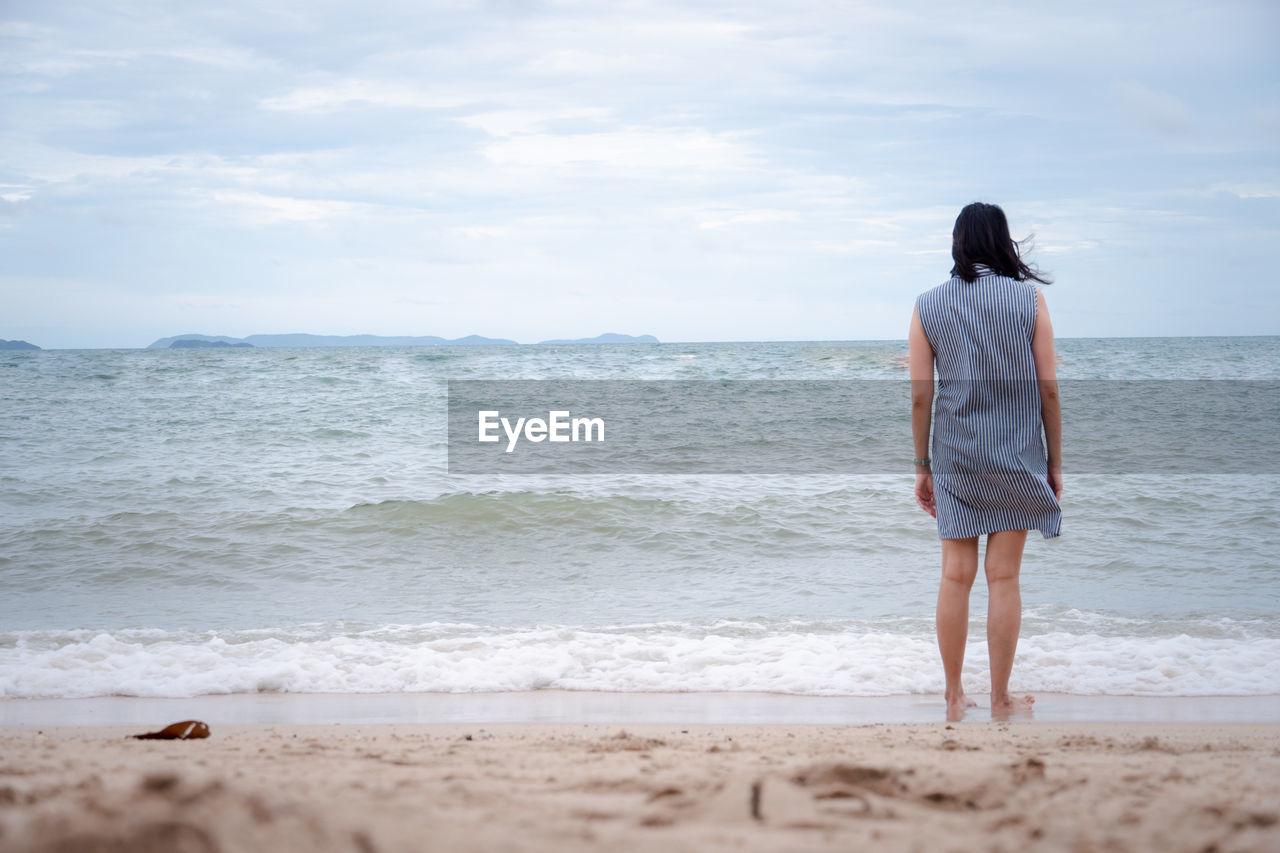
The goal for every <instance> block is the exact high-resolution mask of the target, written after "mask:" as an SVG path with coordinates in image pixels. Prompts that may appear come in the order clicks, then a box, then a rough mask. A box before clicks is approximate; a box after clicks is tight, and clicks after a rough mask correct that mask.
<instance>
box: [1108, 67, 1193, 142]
mask: <svg viewBox="0 0 1280 853" xmlns="http://www.w3.org/2000/svg"><path fill="white" fill-rule="evenodd" d="M1112 91H1113V92H1114V94H1115V97H1116V99H1117V101H1118V102H1119V104H1120V107H1121V109H1122V111H1123V112H1124V114H1125V117H1126V118H1128V119H1129V120H1130V121H1132V122H1134V123H1136V124H1137V125H1139V126H1140V127H1143V128H1146V129H1148V130H1154V131H1156V132H1158V133H1161V134H1165V135H1177V134H1184V133H1187V132H1189V131H1191V130H1192V129H1193V128H1194V127H1195V116H1194V115H1193V113H1192V112H1191V108H1190V107H1189V106H1187V104H1186V103H1185V102H1183V101H1182V100H1181V99H1179V98H1177V97H1175V96H1173V95H1171V94H1169V93H1168V92H1160V91H1157V90H1155V89H1150V88H1148V87H1146V86H1144V85H1142V84H1141V83H1138V82H1136V81H1134V80H1126V81H1124V82H1121V83H1117V84H1115V86H1114V87H1113V88H1112Z"/></svg>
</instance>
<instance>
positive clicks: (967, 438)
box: [908, 202, 1062, 719]
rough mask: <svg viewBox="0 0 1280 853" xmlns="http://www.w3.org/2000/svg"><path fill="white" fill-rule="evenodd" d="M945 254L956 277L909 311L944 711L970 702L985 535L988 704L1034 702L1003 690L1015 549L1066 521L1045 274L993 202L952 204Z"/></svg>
mask: <svg viewBox="0 0 1280 853" xmlns="http://www.w3.org/2000/svg"><path fill="white" fill-rule="evenodd" d="M951 257H952V258H953V259H954V261H955V266H953V267H952V268H951V278H950V279H949V280H948V281H945V282H943V283H942V284H940V285H938V286H937V287H935V288H933V289H932V290H929V291H927V292H925V293H923V294H921V295H920V296H919V297H918V298H917V299H916V306H915V310H914V312H913V313H912V316H911V332H910V335H909V339H908V343H909V347H910V370H911V427H912V433H913V435H914V438H915V454H916V460H915V464H916V487H915V497H916V503H918V504H919V505H920V508H921V509H923V510H924V511H925V512H927V513H929V514H930V515H931V516H933V517H934V518H936V519H937V521H938V537H939V538H940V539H941V540H942V584H941V586H940V588H939V590H938V613H937V620H938V622H937V627H938V649H939V651H940V652H941V653H942V668H943V671H944V672H945V674H946V683H947V687H946V697H947V716H948V719H959V718H960V717H962V716H963V715H964V711H965V708H968V707H973V706H974V705H975V704H976V703H975V702H973V701H972V700H970V699H969V698H968V697H966V696H965V693H964V688H963V687H962V686H961V684H960V671H961V669H962V668H963V666H964V652H965V641H966V639H967V636H968V630H969V590H970V589H971V588H972V587H973V580H974V577H975V576H976V575H977V573H978V538H979V537H981V536H986V537H987V548H986V556H985V559H984V561H983V565H984V568H985V570H986V575H987V587H988V590H989V592H990V604H989V608H988V612H987V646H988V649H989V652H990V663H991V711H992V714H993V715H996V716H1007V715H1009V714H1010V713H1013V712H1016V711H1020V710H1021V711H1027V710H1029V709H1030V707H1031V704H1032V703H1033V702H1034V701H1035V700H1034V698H1033V697H1031V696H1024V697H1017V698H1015V697H1012V696H1010V695H1009V673H1010V671H1011V670H1012V669H1013V656H1014V652H1015V651H1016V650H1017V647H1018V631H1019V629H1020V628H1021V626H1022V596H1021V592H1020V590H1019V587H1018V570H1019V569H1020V567H1021V565H1022V548H1023V545H1025V544H1026V541H1027V531H1028V530H1031V529H1035V530H1039V531H1040V532H1041V533H1042V534H1043V535H1044V537H1045V538H1046V539H1047V538H1050V537H1053V536H1057V535H1058V533H1059V530H1060V527H1061V524H1062V511H1061V508H1060V507H1059V504H1058V499H1059V498H1060V497H1061V495H1062V461H1061V459H1062V454H1061V446H1062V416H1061V409H1060V408H1059V401H1058V383H1057V378H1056V374H1055V370H1054V355H1053V327H1052V326H1051V325H1050V323H1049V310H1048V308H1047V307H1046V306H1045V301H1044V294H1042V293H1041V292H1040V290H1039V289H1038V288H1037V287H1036V286H1035V285H1034V284H1033V283H1032V282H1040V283H1041V284H1048V283H1049V281H1048V279H1046V278H1045V277H1044V276H1042V275H1041V274H1040V273H1038V272H1037V271H1035V270H1034V269H1032V268H1031V267H1029V266H1027V264H1025V263H1024V262H1023V261H1022V259H1021V257H1020V256H1019V253H1018V245H1017V244H1016V243H1015V242H1014V241H1013V240H1012V238H1010V236H1009V223H1008V221H1007V220H1006V219H1005V215H1004V211H1003V210H1001V209H1000V208H999V207H997V206H996V205H994V204H982V203H977V202H975V203H974V204H970V205H968V206H967V207H965V208H964V210H962V211H960V215H959V216H958V217H957V218H956V224H955V227H954V228H953V229H952V232H951ZM935 364H936V366H937V372H938V388H937V401H936V412H937V417H936V423H935V424H933V425H932V426H933V449H932V453H930V452H929V434H930V426H931V424H930V421H931V415H932V413H933V410H934V408H935V406H934V379H933V376H934V366H935ZM1042 430H1043V434H1044V439H1043V441H1042V439H1041V431H1042ZM1046 444H1047V445H1048V450H1047V454H1046V448H1045V445H1046Z"/></svg>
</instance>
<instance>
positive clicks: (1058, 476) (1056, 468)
mask: <svg viewBox="0 0 1280 853" xmlns="http://www.w3.org/2000/svg"><path fill="white" fill-rule="evenodd" d="M1049 488H1051V489H1053V496H1054V497H1055V498H1057V499H1058V500H1062V466H1061V465H1050V466H1049Z"/></svg>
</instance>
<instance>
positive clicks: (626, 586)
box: [0, 337, 1280, 698]
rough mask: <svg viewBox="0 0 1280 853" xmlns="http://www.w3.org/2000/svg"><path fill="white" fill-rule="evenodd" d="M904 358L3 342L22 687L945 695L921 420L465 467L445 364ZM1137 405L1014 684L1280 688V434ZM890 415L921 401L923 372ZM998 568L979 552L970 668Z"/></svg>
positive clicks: (1221, 690)
mask: <svg viewBox="0 0 1280 853" xmlns="http://www.w3.org/2000/svg"><path fill="white" fill-rule="evenodd" d="M1058 349H1059V355H1060V362H1061V364H1060V376H1061V378H1062V379H1063V380H1077V379H1079V380H1188V379H1200V380H1256V381H1260V382H1263V383H1266V382H1268V381H1271V380H1276V379H1280V337H1255V338H1143V339H1066V340H1061V341H1059V343H1058ZM905 353H906V346H905V343H903V342H892V341H890V342H877V341H854V342H796V343H716V344H617V345H561V346H550V345H548V346H520V347H510V346H492V347H485V346H473V347H447V346H438V347H412V348H409V347H367V348H324V349H283V348H278V349H277V348H270V349H268V348H257V349H228V350H63V351H59V350H53V351H41V352H4V353H0V398H2V399H3V408H0V484H2V486H3V488H2V489H0V506H2V507H3V515H2V517H0V697H5V698H42V697H48V698H53V697H99V696H145V697H190V696H201V695H207V694H241V693H398V692H487V691H532V690H540V689H560V690H575V691H622V692H634V691H698V692H701V691H752V692H772V693H785V694H802V695H824V696H894V695H911V694H937V693H939V692H940V691H941V689H942V672H941V666H940V664H939V662H938V658H937V650H936V646H935V641H934V635H933V607H934V599H935V595H936V588H937V578H938V574H939V568H938V564H939V546H938V540H937V534H936V528H935V526H934V522H933V520H932V519H930V518H929V517H928V516H926V515H925V514H924V513H922V512H921V511H920V510H919V509H918V508H917V507H916V506H915V503H914V501H913V499H912V495H911V488H912V483H913V478H912V466H911V463H910V457H911V452H912V449H911V446H910V444H909V442H907V443H905V444H903V445H902V446H901V447H890V446H888V445H887V444H886V445H885V446H877V447H875V448H873V450H874V452H875V453H877V454H880V455H882V456H883V455H888V456H889V457H892V456H894V455H896V456H901V458H902V460H903V464H902V466H901V473H900V474H898V473H892V466H889V468H888V469H886V470H881V469H876V470H874V471H872V472H870V473H860V472H858V471H854V472H849V471H841V470H834V469H833V470H821V469H814V470H808V471H805V470H801V471H787V472H780V473H770V472H769V471H753V472H749V473H742V474H717V473H711V474H708V473H703V472H699V471H682V470H679V469H678V468H677V469H675V470H644V469H640V470H637V469H629V468H628V469H619V470H613V471H610V470H604V471H600V470H593V471H587V472H576V471H574V470H572V469H569V470H558V471H549V472H544V473H540V474H521V473H508V472H504V471H495V472H489V473H484V472H481V473H467V474H458V473H453V474H451V473H450V472H449V467H448V458H449V457H448V453H447V448H446V435H447V420H448V417H447V414H448V412H447V399H446V395H447V389H448V385H447V383H448V382H449V381H450V380H509V379H522V380H536V379H556V380H581V379H592V380H598V379H610V380H703V381H717V382H725V381H735V380H769V381H770V382H773V381H779V380H823V381H844V380H901V379H905V366H904V364H905V362H904V357H905ZM904 387H905V386H904ZM1070 404H1071V399H1070V396H1069V395H1068V394H1067V393H1066V392H1065V391H1064V405H1065V406H1067V407H1068V408H1069V407H1070ZM1130 404H1131V406H1132V412H1131V413H1130V414H1131V415H1132V418H1133V419H1134V420H1135V421H1139V422H1141V423H1142V430H1141V431H1140V433H1137V434H1138V435H1140V441H1141V442H1143V443H1145V444H1144V447H1145V446H1149V447H1151V448H1153V450H1152V452H1151V453H1149V454H1147V453H1145V452H1138V451H1140V450H1142V449H1143V448H1142V447H1139V448H1136V449H1135V451H1134V453H1133V454H1132V455H1131V456H1130V457H1129V458H1130V459H1131V460H1138V464H1127V465H1123V466H1120V467H1118V468H1115V469H1114V470H1109V469H1108V467H1107V466H1106V465H1087V464H1085V465H1077V467H1076V470H1073V469H1072V468H1071V466H1070V465H1068V467H1067V470H1066V471H1065V479H1066V494H1065V495H1064V498H1063V527H1062V530H1063V535H1062V536H1061V537H1060V538H1059V539H1054V540H1042V539H1041V538H1040V537H1039V536H1038V535H1036V534H1034V533H1033V534H1032V536H1031V537H1030V538H1029V540H1028V545H1027V550H1026V556H1025V559H1024V563H1023V574H1022V577H1023V584H1022V586H1023V601H1024V608H1025V614H1024V621H1023V629H1022V637H1021V642H1020V645H1019V649H1018V658H1017V662H1016V664H1015V668H1014V675H1013V682H1012V688H1013V689H1014V690H1015V691H1032V692H1037V691H1039V692H1056V693H1066V694H1076V695H1082V696H1097V695H1114V696H1214V695H1251V696H1267V695H1276V694H1280V611H1278V610H1277V605H1276V602H1277V601H1280V571H1278V570H1277V567H1276V563H1277V559H1278V558H1280V520H1278V513H1277V510H1278V509H1280V485H1277V478H1276V477H1275V476H1274V473H1275V470H1276V468H1275V464H1274V463H1272V466H1271V467H1270V469H1267V467H1266V466H1265V465H1264V466H1262V467H1260V468H1259V470H1257V471H1249V470H1234V471H1229V472H1225V473H1224V472H1223V471H1220V470H1217V469H1215V468H1214V467H1213V466H1200V467H1196V466H1194V465H1192V466H1183V467H1176V466H1169V465H1167V464H1165V462H1166V460H1165V459H1164V457H1162V456H1161V454H1160V452H1159V448H1161V447H1163V446H1167V445H1168V443H1169V442H1170V440H1172V439H1176V438H1178V437H1179V435H1180V431H1183V432H1185V430H1187V429H1189V428H1190V427H1188V425H1187V424H1186V423H1185V422H1182V421H1181V420H1179V418H1178V417H1176V416H1166V415H1164V414H1161V413H1154V414H1153V413H1151V412H1148V411H1146V410H1145V409H1144V408H1143V400H1142V399H1141V398H1140V396H1139V397H1138V398H1136V399H1133V400H1132V401H1131V403H1130ZM873 414H874V417H875V418H879V419H882V420H883V421H884V425H885V426H886V427H892V428H895V429H896V428H897V427H896V425H897V424H899V423H901V424H905V423H906V417H907V410H906V398H905V397H904V398H903V405H902V406H901V407H894V406H887V407H884V408H883V409H882V410H879V411H877V412H875V413H873ZM1232 416H1233V412H1232V411H1223V412H1222V413H1221V417H1222V419H1223V421H1224V422H1230V420H1231V418H1232ZM1263 428H1264V429H1267V428H1269V429H1270V430H1272V431H1273V432H1274V430H1275V422H1274V421H1272V422H1271V423H1270V424H1269V425H1267V424H1265V423H1264V424H1263ZM890 432H892V429H890ZM1080 432H1081V430H1079V429H1078V430H1077V434H1079V433H1080ZM1182 437H1184V438H1185V436H1182ZM1066 442H1067V445H1068V448H1070V446H1071V442H1072V434H1071V433H1070V432H1068V434H1067V437H1066ZM761 452H767V447H766V448H763V450H762V451H761ZM1142 459H1150V460H1151V464H1150V465H1144V464H1141V463H1140V460H1142ZM985 598H986V594H985V590H984V588H983V582H982V581H981V579H979V581H978V583H977V584H975V587H974V594H973V606H972V610H971V612H972V614H973V619H974V621H973V625H972V627H971V630H970V649H969V652H968V657H967V662H966V670H967V671H966V679H967V686H968V689H969V690H970V692H971V693H981V692H983V691H984V690H985V689H986V685H987V681H986V650H985V636H984V630H983V627H982V625H983V623H982V619H983V617H984V615H985Z"/></svg>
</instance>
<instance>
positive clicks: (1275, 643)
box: [0, 617, 1280, 698]
mask: <svg viewBox="0 0 1280 853" xmlns="http://www.w3.org/2000/svg"><path fill="white" fill-rule="evenodd" d="M1098 618H1102V617H1098ZM1094 621H1097V620H1096V619H1095V620H1094ZM1212 623H1213V624H1212V625H1206V626H1205V628H1206V630H1205V632H1203V635H1199V636H1196V635H1192V634H1188V633H1165V634H1163V635H1160V634H1154V635H1153V634H1152V632H1151V631H1150V626H1145V630H1144V631H1143V632H1142V634H1143V635H1141V636H1138V635H1134V634H1118V633H1115V632H1113V631H1111V632H1092V631H1090V632H1084V633H1068V632H1065V631H1046V632H1043V633H1031V634H1029V635H1028V636H1024V637H1023V638H1022V640H1021V643H1020V646H1019V651H1018V662H1017V665H1016V668H1015V674H1014V685H1013V686H1014V688H1015V689H1018V690H1029V691H1046V692H1056V693H1068V694H1077V695H1145V696H1206V695H1271V694H1280V639H1276V638H1274V637H1267V636H1256V635H1251V634H1252V632H1250V631H1247V630H1246V631H1237V632H1233V633H1234V634H1235V635H1234V636H1228V635H1224V633H1223V631H1222V630H1221V620H1212ZM1214 626H1216V627H1214ZM1184 627H1185V626H1184ZM1215 631H1216V633H1215ZM973 636H975V637H980V630H978V629H977V626H975V630H974V632H973ZM985 659H986V654H985V648H984V643H983V642H982V641H981V640H980V639H975V640H974V641H973V642H971V643H970V648H969V653H968V661H967V664H966V679H967V681H968V684H969V687H970V689H971V690H972V691H975V692H982V691H985V690H987V689H988V684H987V682H986V680H985V679H986V660H985ZM940 679H941V673H940V669H939V666H938V662H937V648H936V645H935V643H934V640H933V637H932V633H931V631H930V630H929V627H928V625H927V624H926V623H925V622H924V621H923V620H896V624H895V620H887V621H883V622H878V623H839V622H815V623H805V622H794V621H793V622H787V621H775V622H749V621H721V622H714V623H692V622H662V623H650V624H642V625H618V626H604V627H598V626H597V627H588V626H571V625H544V626H529V627H508V628H501V627H491V626H480V625H468V624H453V623H429V624H424V625H385V626H375V627H362V626H344V625H307V626H298V627H294V628H289V629H262V630H252V631H168V630H160V629H132V630H115V631H92V630H76V631H23V632H10V633H0V697H6V698H41V697H47V698H53V697H63V698H72V697H77V698H78V697H91V696H112V695H122V696H146V697H190V696H199V695H206V694H225V693H263V692H282V693H399V692H410V693H412V692H452V693H465V692H489V691H527V690H538V689H544V688H558V689H565V690H592V691H623V692H633V691H677V692H679V691H689V692H701V691H749V692H774V693H789V694H801V695H815V696H884V695H901V694H922V693H937V692H939V691H940V690H941V680H940Z"/></svg>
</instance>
